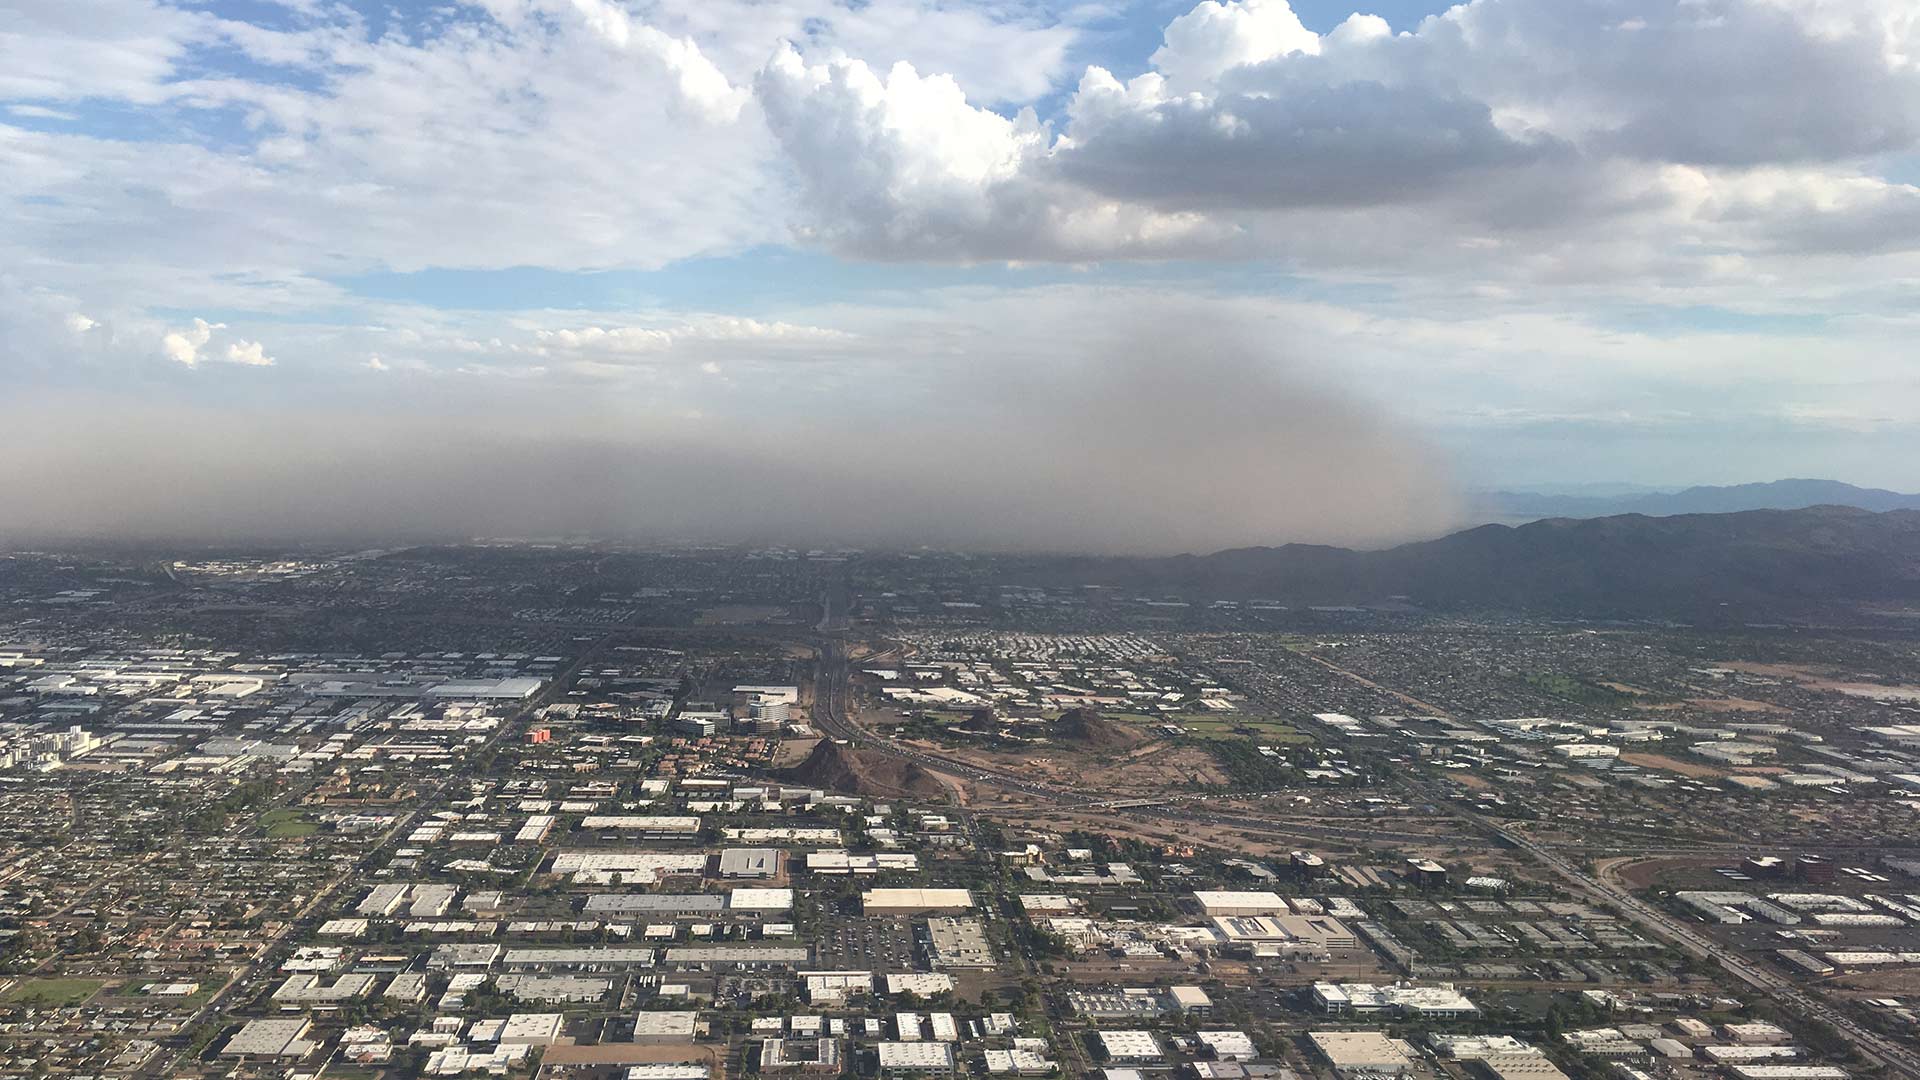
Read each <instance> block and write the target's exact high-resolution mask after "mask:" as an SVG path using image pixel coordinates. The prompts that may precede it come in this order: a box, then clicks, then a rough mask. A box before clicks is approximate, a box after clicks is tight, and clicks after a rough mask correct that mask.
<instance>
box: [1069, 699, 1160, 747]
mask: <svg viewBox="0 0 1920 1080" xmlns="http://www.w3.org/2000/svg"><path fill="white" fill-rule="evenodd" d="M1053 737H1054V738H1056V739H1059V740H1060V741H1062V742H1068V743H1073V744H1074V745H1076V746H1079V747H1083V748H1085V749H1088V750H1092V751H1095V752H1097V753H1120V752H1122V751H1126V750H1131V749H1133V748H1134V747H1136V746H1139V745H1140V744H1141V743H1144V742H1146V741H1147V740H1148V736H1147V733H1146V732H1144V731H1140V730H1138V729H1137V728H1134V727H1133V726H1131V725H1129V724H1123V723H1120V722H1119V721H1117V720H1109V719H1107V718H1106V717H1104V716H1101V715H1100V714H1099V713H1098V712H1097V711H1095V710H1093V709H1088V708H1079V709H1068V710H1067V711H1066V712H1063V713H1061V714H1060V716H1059V718H1058V719H1056V720H1054V722H1053Z"/></svg>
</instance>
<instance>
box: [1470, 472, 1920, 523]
mask: <svg viewBox="0 0 1920 1080" xmlns="http://www.w3.org/2000/svg"><path fill="white" fill-rule="evenodd" d="M1480 506H1481V509H1482V511H1483V512H1484V513H1485V514H1486V515H1487V516H1490V517H1493V518H1495V519H1497V520H1502V521H1509V522H1511V521H1518V520H1523V519H1537V518H1551V517H1567V518H1593V517H1610V516H1613V515H1616V514H1647V515H1650V516H1652V517H1668V516H1671V515H1674V514H1733V513H1739V512H1741V511H1743V510H1804V509H1807V508H1808V507H1813V506H1851V507H1854V508H1856V509H1859V510H1872V511H1874V512H1876V513H1882V512H1885V511H1888V510H1920V494H1914V495H1909V494H1906V493H1904V492H1899V491H1887V490H1885V489H1883V488H1863V487H1856V486H1854V485H1853V484H1846V483H1842V482H1840V481H1838V480H1808V479H1793V480H1773V481H1769V482H1767V483H1761V484H1734V485H1730V486H1726V487H1690V488H1687V489H1686V490H1684V491H1657V492H1636V493H1632V494H1623V495H1556V494H1545V493H1538V492H1525V491H1492V492H1487V493H1485V494H1484V495H1482V496H1480Z"/></svg>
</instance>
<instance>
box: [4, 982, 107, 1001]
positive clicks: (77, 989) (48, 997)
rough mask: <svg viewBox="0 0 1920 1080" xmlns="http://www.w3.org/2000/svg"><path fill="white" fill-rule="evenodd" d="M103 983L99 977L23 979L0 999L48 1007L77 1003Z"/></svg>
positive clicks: (85, 998) (93, 992)
mask: <svg viewBox="0 0 1920 1080" xmlns="http://www.w3.org/2000/svg"><path fill="white" fill-rule="evenodd" d="M103 985H104V983H103V982H102V981H101V980H99V979H23V980H21V982H20V983H19V985H17V986H15V987H13V988H12V989H11V990H8V991H7V992H6V994H5V995H4V996H0V1001H6V1002H8V1003H10V1004H19V1005H39V1006H43V1007H49V1008H58V1007H61V1006H67V1005H78V1004H80V1003H81V1002H83V1001H85V1000H87V999H88V998H90V997H92V996H93V995H94V994H96V993H98V992H99V990H100V987H101V986H103Z"/></svg>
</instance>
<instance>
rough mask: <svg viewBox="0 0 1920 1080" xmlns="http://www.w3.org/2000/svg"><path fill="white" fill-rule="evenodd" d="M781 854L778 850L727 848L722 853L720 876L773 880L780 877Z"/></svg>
mask: <svg viewBox="0 0 1920 1080" xmlns="http://www.w3.org/2000/svg"><path fill="white" fill-rule="evenodd" d="M780 859H781V853H780V851H779V849H777V848H726V849H724V850H722V851H721V852H720V876H721V877H723V878H773V877H779V876H780Z"/></svg>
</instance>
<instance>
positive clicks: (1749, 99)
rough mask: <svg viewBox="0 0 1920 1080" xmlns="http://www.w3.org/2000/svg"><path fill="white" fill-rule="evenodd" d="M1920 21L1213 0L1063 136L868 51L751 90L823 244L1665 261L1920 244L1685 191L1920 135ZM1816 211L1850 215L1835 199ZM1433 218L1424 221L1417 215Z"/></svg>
mask: <svg viewBox="0 0 1920 1080" xmlns="http://www.w3.org/2000/svg"><path fill="white" fill-rule="evenodd" d="M1916 27H1920V17H1916V16H1915V15H1914V14H1913V13H1912V11H1911V8H1910V6H1902V5H1900V4H1897V3H1894V2H1892V0H1844V2H1826V3H1813V2H1811V0H1807V2H1801V0H1791V2H1789V0H1700V2H1697V3H1688V4H1679V5H1676V4H1673V3H1671V2H1669V0H1624V2H1623V0H1478V2H1476V3H1472V4H1464V5H1460V6H1458V7H1455V8H1453V9H1451V10H1449V11H1447V12H1445V13H1444V14H1442V15H1438V16H1435V17H1432V18H1429V19H1427V20H1425V21H1424V22H1422V23H1421V24H1419V25H1418V26H1417V27H1415V28H1413V29H1411V30H1410V31H1408V32H1405V33H1401V34H1394V33H1393V32H1391V30H1390V28H1389V27H1388V26H1387V24H1386V23H1385V22H1384V21H1383V20H1380V19H1378V18H1375V17H1371V16H1365V15H1355V16H1352V17H1350V18H1349V19H1347V20H1346V21H1344V22H1343V23H1341V24H1340V25H1339V26H1337V27H1336V28H1335V29H1334V30H1333V31H1331V32H1330V33H1328V34H1326V35H1324V36H1322V35H1318V34H1315V33H1314V32H1313V31H1311V30H1309V29H1307V28H1306V27H1305V26H1304V25H1302V23H1301V22H1300V20H1299V18H1298V17H1297V15H1296V14H1295V13H1294V12H1293V11H1292V9H1291V7H1290V6H1289V5H1288V4H1287V3H1286V0H1203V2H1201V3H1200V4H1198V5H1197V6H1195V7H1194V8H1192V9H1191V10H1190V11H1188V12H1187V13H1185V14H1183V15H1181V16H1179V17H1178V18H1175V19H1174V20H1173V21H1172V22H1170V23H1169V24H1168V26H1167V27H1166V29H1165V32H1164V41H1163V44H1162V46H1161V47H1160V49H1159V50H1158V51H1156V52H1155V53H1154V54H1153V56H1152V59H1151V64H1152V67H1151V69H1150V70H1148V71H1146V72H1143V73H1141V74H1139V75H1136V76H1134V77H1132V78H1126V79H1123V78H1120V77H1118V76H1116V75H1114V74H1113V73H1111V72H1109V71H1108V70H1106V69H1104V68H1101V67H1093V68H1089V69H1088V70H1087V71H1086V72H1085V74H1084V75H1083V76H1082V77H1081V79H1080V81H1079V85H1078V87H1077V88H1076V90H1075V93H1074V94H1073V96H1072V98H1071V101H1070V105H1069V107H1068V109H1067V113H1066V117H1065V120H1066V122H1065V125H1064V127H1062V128H1061V129H1060V130H1059V131H1058V132H1055V131H1054V130H1052V129H1051V128H1050V127H1048V126H1047V125H1044V124H1039V123H1035V122H1031V121H1029V120H1026V119H1025V118H1024V117H1019V118H1014V119H1008V118H1006V117H1003V116H1001V115H999V114H997V113H994V112H990V111H987V110H984V109H981V108H978V107H977V106H976V105H974V104H973V103H972V102H970V101H969V100H967V99H966V98H965V97H964V96H963V95H960V94H959V93H958V92H957V90H956V88H955V87H954V86H953V84H952V83H951V82H949V81H943V80H941V79H940V77H939V76H938V75H937V74H935V75H923V74H921V73H919V72H917V71H913V70H911V69H907V70H901V69H895V70H894V71H893V72H891V73H890V74H889V75H887V76H886V77H884V78H883V77H881V76H878V75H876V74H875V73H874V72H872V71H870V70H869V69H867V68H866V67H865V65H864V64H861V63H859V62H858V61H839V62H833V63H829V64H826V65H815V66H806V65H804V64H803V63H802V62H801V61H800V60H799V59H798V58H797V57H796V56H794V55H793V54H791V53H783V54H782V55H781V56H779V57H777V58H776V60H775V61H774V63H773V64H771V65H769V67H768V68H767V69H766V70H765V71H764V72H763V73H762V75H761V77H760V79H759V80H758V81H757V83H756V89H757V92H758V95H759V97H760V99H761V101H762V104H763V106H764V108H765V110H766V112H767V114H768V118H769V121H770V123H771V126H772V128H773V130H774V133H775V135H776V136H777V137H778V138H779V140H780V142H781V144H782V147H783V149H784V150H785V151H786V152H787V154H788V156H789V158H790V159H791V160H792V161H793V163H794V166H795V168H796V171H797V172H798V173H799V175H800V177H801V180H802V186H803V189H804V191H805V193H806V194H807V196H808V199H807V202H808V205H809V208H810V210H811V212H812V214H813V215H814V220H815V222H816V223H817V224H818V225H819V229H818V231H817V232H816V233H814V234H813V235H814V236H816V237H817V238H818V239H821V240H824V241H825V242H828V243H830V244H834V245H837V246H839V247H841V248H842V249H844V250H849V251H853V252H857V253H861V254H869V255H872V254H880V255H891V256H893V257H919V258H937V257H941V254H942V253H944V254H945V255H946V256H947V257H950V258H981V257H987V258H991V257H1004V258H1014V259H1031V258H1055V259H1069V260H1079V259H1084V258H1089V257H1125V256H1139V255H1149V256H1151V255H1158V254H1165V253H1167V252H1168V251H1169V250H1179V249H1185V250H1186V251H1188V252H1191V251H1195V250H1199V251H1207V252H1210V253H1212V254H1216V255H1228V256H1233V255H1240V254H1244V253H1247V252H1252V251H1261V252H1265V253H1268V254H1279V255H1282V256H1286V257H1292V258H1296V259H1301V260H1303V261H1308V262H1310V263H1311V262H1312V261H1314V260H1317V259H1320V258H1323V257H1324V255H1325V252H1323V251H1322V250H1320V249H1319V247H1318V246H1316V243H1315V242H1314V240H1313V239H1312V238H1311V236H1304V235H1303V230H1311V231H1312V232H1325V231H1327V228H1328V225H1329V224H1330V223H1329V222H1327V221H1326V220H1325V219H1324V218H1321V219H1317V220H1310V219H1308V218H1305V217H1303V216H1301V214H1302V212H1313V211H1319V210H1322V209H1325V208H1329V207H1332V208H1343V209H1346V210H1350V211H1360V212H1368V213H1370V217H1368V218H1366V219H1358V220H1341V221H1338V222H1336V223H1332V224H1334V225H1336V226H1337V228H1336V230H1335V231H1336V234H1337V235H1342V236H1345V235H1348V234H1358V235H1360V236H1362V237H1363V239H1362V246H1364V245H1365V244H1366V241H1365V240H1364V237H1365V236H1367V235H1369V234H1370V235H1372V236H1386V235H1389V234H1391V233H1393V232H1396V231H1398V232H1401V233H1402V235H1403V236H1405V240H1404V241H1403V243H1402V245H1401V249H1402V250H1401V253H1402V254H1417V253H1420V252H1423V251H1424V252H1431V251H1433V250H1435V249H1436V248H1439V249H1442V250H1444V249H1448V248H1453V249H1455V250H1459V251H1463V252H1464V251H1466V250H1470V248H1468V247H1463V246H1456V245H1479V246H1480V247H1481V248H1482V249H1490V248H1492V247H1496V246H1497V247H1508V248H1511V247H1513V246H1514V245H1521V247H1522V249H1523V250H1526V251H1527V253H1528V254H1537V253H1540V252H1541V251H1542V250H1543V248H1542V245H1543V244H1563V243H1564V244H1572V243H1575V242H1577V241H1578V242H1587V243H1593V242H1595V240H1596V238H1597V237H1598V236H1599V235H1600V234H1601V233H1602V232H1603V231H1604V232H1605V233H1606V234H1608V235H1609V236H1610V237H1611V239H1609V240H1606V241H1604V242H1606V243H1609V244H1611V245H1613V246H1614V247H1615V248H1616V249H1617V250H1621V251H1624V248H1623V246H1622V243H1623V241H1622V238H1623V237H1636V238H1638V237H1644V238H1645V241H1644V243H1643V245H1642V249H1641V253H1640V256H1639V257H1640V258H1641V259H1642V260H1643V261H1644V262H1646V263H1648V264H1651V263H1653V262H1654V261H1655V260H1657V259H1662V258H1666V259H1669V260H1670V259H1671V257H1672V251H1673V248H1672V245H1671V239H1672V238H1673V237H1674V236H1675V235H1676V234H1686V233H1688V232H1689V231H1692V232H1696V233H1697V234H1698V240H1699V248H1700V250H1702V251H1703V252H1705V251H1707V250H1708V249H1710V248H1712V247H1713V246H1715V245H1722V246H1724V245H1730V244H1736V243H1757V244H1759V245H1760V246H1761V247H1762V248H1768V249H1772V248H1779V247H1784V246H1791V245H1794V244H1810V243H1817V242H1818V241H1819V240H1820V238H1822V237H1830V238H1832V239H1833V240H1834V241H1835V242H1836V243H1838V244H1841V245H1845V244H1848V243H1855V244H1857V242H1858V241H1857V240H1852V241H1850V240H1849V239H1848V238H1849V237H1859V236H1864V235H1866V234H1867V233H1870V232H1871V229H1872V226H1871V225H1866V226H1865V228H1864V229H1863V228H1862V225H1863V224H1865V222H1867V221H1874V222H1878V223H1880V224H1881V225H1882V226H1883V229H1882V235H1883V236H1884V237H1886V239H1885V240H1884V242H1883V243H1882V244H1881V245H1880V249H1881V250H1887V251H1890V250H1908V251H1910V250H1916V249H1920V235H1916V233H1915V231H1914V230H1913V229H1912V228H1910V227H1908V226H1907V221H1906V219H1905V217H1904V216H1903V214H1902V210H1901V208H1902V205H1903V204H1902V203H1901V200H1900V198H1899V193H1898V192H1883V193H1881V194H1880V195H1879V196H1877V197H1875V198H1866V197H1864V196H1862V197H1858V198H1855V199H1853V200H1851V202H1850V203H1849V204H1848V206H1847V208H1846V209H1845V211H1842V210H1841V209H1840V208H1839V207H1835V208H1834V209H1833V210H1832V211H1831V213H1832V214H1833V215H1834V216H1833V219H1832V220H1831V222H1829V223H1828V224H1827V225H1824V226H1823V225H1821V224H1817V223H1816V224H1815V225H1814V226H1813V227H1809V226H1808V222H1807V221H1806V220H1805V219H1804V218H1802V217H1798V216H1790V215H1785V214H1782V215H1779V216H1775V217H1770V218H1768V219H1767V220H1765V221H1758V220H1749V221H1746V222H1742V223H1740V224H1739V226H1738V228H1733V227H1731V226H1730V224H1729V223H1728V222H1724V221H1722V220H1721V219H1720V218H1719V217H1718V216H1717V212H1718V210H1719V209H1720V208H1721V206H1722V205H1723V203H1725V202H1726V201H1728V200H1715V199H1705V200H1703V199H1699V198H1696V197H1694V196H1695V194H1696V193H1695V192H1693V191H1692V190H1690V189H1691V188H1692V187H1693V186H1694V185H1698V184H1705V185H1708V186H1710V187H1715V188H1720V189H1723V190H1725V191H1726V192H1728V193H1729V194H1731V193H1733V192H1735V191H1736V190H1737V189H1738V188H1740V187H1741V186H1742V185H1744V184H1746V183H1747V174H1748V173H1749V172H1751V171H1753V170H1756V169H1773V170H1779V169H1788V170H1798V171H1797V172H1794V173H1793V175H1795V176H1797V177H1800V178H1801V179H1802V180H1804V182H1806V183H1807V184H1808V185H1809V187H1810V188H1811V189H1817V188H1819V187H1821V186H1822V182H1821V177H1822V176H1823V175H1828V176H1830V175H1832V174H1834V173H1836V172H1838V173H1857V172H1858V171H1859V166H1860V161H1861V159H1862V158H1864V157H1867V156H1870V155H1876V154H1889V153H1896V152H1901V151H1908V150H1912V149H1914V148H1915V147H1916V146H1920V63H1916V62H1915V60H1914V57H1915V56H1916V55H1920V29H1916ZM1676 170H1684V171H1676ZM1733 201H1737V200H1733ZM1802 201H1803V202H1804V203H1805V204H1807V205H1808V206H1809V207H1810V208H1812V209H1813V211H1814V217H1815V218H1816V219H1819V218H1821V217H1823V216H1825V215H1827V214H1829V211H1827V210H1824V209H1821V206H1822V200H1821V197H1820V196H1819V195H1818V194H1817V193H1816V192H1814V191H1811V190H1810V192H1809V194H1808V197H1807V198H1805V199H1803V200H1802ZM1781 205H1782V206H1783V207H1784V206H1785V205H1787V203H1786V202H1782V204H1781ZM1416 207H1417V208H1418V209H1419V211H1420V214H1421V221H1422V222H1423V223H1424V230H1423V233H1424V235H1418V236H1415V235H1410V234H1407V233H1406V232H1405V230H1404V228H1403V226H1404V224H1405V223H1404V222H1403V221H1402V220H1399V218H1398V215H1400V214H1401V213H1402V212H1404V211H1406V210H1408V209H1409V208H1416ZM1094 208H1098V210H1097V212H1095V209H1094ZM1749 209H1752V208H1751V207H1749ZM1876 209H1879V210H1883V211H1884V214H1875V213H1874V211H1875V210H1876ZM1695 212H1697V215H1696V214H1695ZM1863 219H1864V220H1863ZM1063 220H1071V221H1074V222H1076V223H1077V224H1078V226H1079V227H1078V228H1076V229H1068V228H1062V227H1060V226H1059V223H1060V222H1061V221H1063ZM1767 229H1774V230H1777V231H1778V232H1779V234H1780V236H1779V237H1777V238H1761V237H1760V236H1759V234H1761V233H1764V232H1765V231H1766V230H1767ZM1576 238H1577V241H1576ZM1436 240H1437V241H1439V243H1438V244H1437V245H1436ZM1379 255H1380V256H1381V257H1384V258H1386V259H1388V260H1390V259H1391V257H1392V253H1390V252H1387V251H1382V252H1380V253H1379ZM1483 261H1484V260H1483ZM1510 265H1520V264H1512V263H1510ZM1703 265H1704V264H1703Z"/></svg>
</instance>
